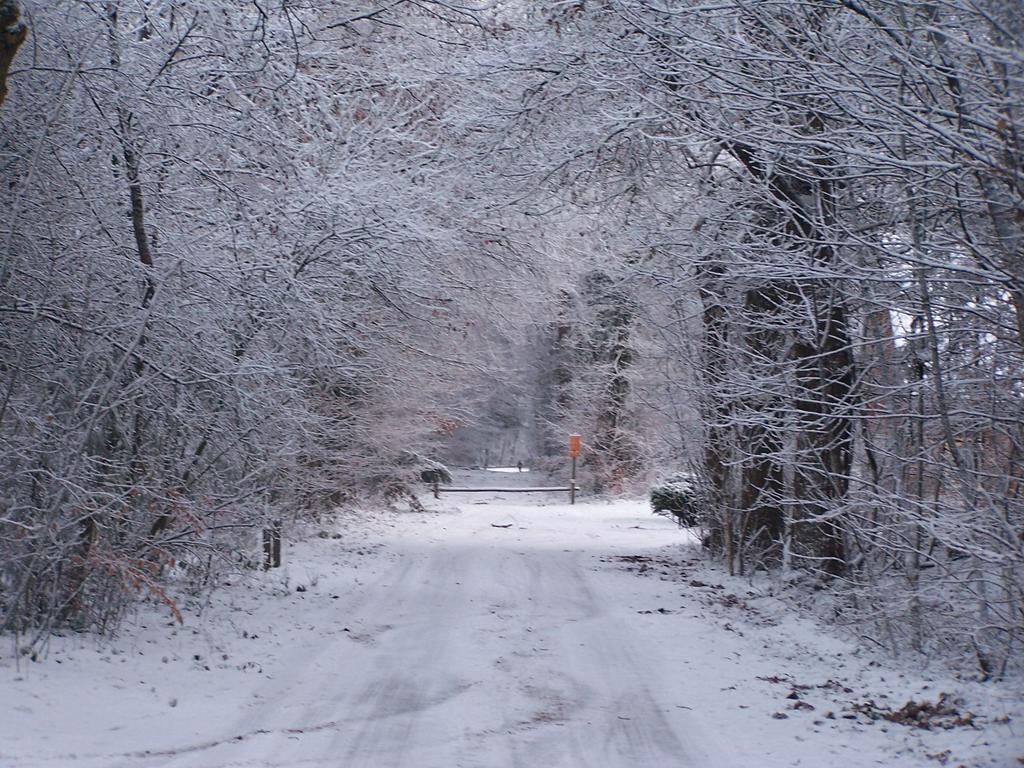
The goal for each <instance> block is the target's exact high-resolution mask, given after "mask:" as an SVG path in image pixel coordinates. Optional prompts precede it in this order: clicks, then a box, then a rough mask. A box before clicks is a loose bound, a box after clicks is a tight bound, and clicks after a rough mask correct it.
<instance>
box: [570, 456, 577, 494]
mask: <svg viewBox="0 0 1024 768" xmlns="http://www.w3.org/2000/svg"><path fill="white" fill-rule="evenodd" d="M569 503H570V504H575V503H576V457H575V456H573V457H572V479H571V480H570V481H569Z"/></svg>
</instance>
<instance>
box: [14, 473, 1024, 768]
mask: <svg viewBox="0 0 1024 768" xmlns="http://www.w3.org/2000/svg"><path fill="white" fill-rule="evenodd" d="M517 474H518V473H517ZM476 480H477V481H478V482H487V483H489V484H493V483H494V477H493V475H492V476H490V477H484V476H483V473H478V475H477V478H476ZM526 480H527V478H526V477H524V478H522V480H519V479H518V478H516V477H514V476H512V475H510V476H509V477H508V478H507V480H506V481H507V482H509V483H515V482H517V481H518V482H521V483H523V484H525V483H526ZM456 481H457V482H458V483H459V484H460V485H464V484H465V483H466V482H472V481H473V478H466V477H457V478H456ZM565 497H566V494H550V495H547V496H545V495H532V496H527V495H515V496H514V495H511V494H508V495H501V494H481V495H469V494H466V495H462V494H460V495H455V494H452V495H448V496H445V495H444V494H443V493H442V496H441V498H440V499H439V500H433V499H429V500H428V501H427V504H428V508H429V510H430V511H429V512H427V513H426V514H423V513H413V512H408V513H380V514H376V515H374V516H372V518H370V519H369V520H367V518H366V517H365V516H358V517H357V516H354V515H352V516H348V517H346V516H339V518H338V519H337V520H336V521H335V523H332V525H331V526H329V527H328V526H325V527H324V529H323V530H319V531H318V530H317V529H313V530H312V531H311V532H310V533H311V535H310V537H309V538H307V539H306V540H304V541H294V542H289V544H288V546H287V549H286V560H287V563H286V567H285V568H283V569H281V570H280V571H274V572H270V573H267V574H262V573H261V574H256V575H252V576H250V577H247V578H246V579H240V580H239V581H238V583H236V584H234V585H233V586H231V587H228V588H225V589H223V590H221V591H220V592H218V593H216V594H215V595H214V597H213V599H212V602H210V603H209V604H206V605H205V606H203V610H202V613H201V615H197V612H196V611H192V612H190V613H188V614H187V616H186V624H185V626H184V627H180V626H177V625H176V624H175V623H173V622H172V621H171V619H170V617H168V616H165V615H164V614H161V613H159V612H157V611H156V610H155V609H154V610H153V611H144V612H142V613H141V614H140V616H139V617H138V618H137V619H136V620H135V621H134V622H132V623H131V624H129V626H127V627H126V628H125V630H124V631H123V632H122V634H121V636H120V637H119V638H118V639H116V640H114V641H110V642H107V643H104V644H103V645H101V646H97V645H96V643H95V641H94V640H92V639H89V638H86V637H81V636H71V637H64V638H57V639H55V640H54V641H53V643H52V645H51V647H50V649H49V652H48V653H47V654H46V655H45V657H43V658H41V659H40V660H38V661H31V660H28V659H20V660H19V663H17V664H16V663H15V658H14V654H13V647H12V645H11V643H9V642H8V643H6V644H5V645H4V646H3V648H2V650H0V766H3V768H40V767H43V766H45V767H46V768H53V767H54V766H60V767H61V768H63V766H69V767H72V768H119V767H120V768H128V767H129V766H131V767H133V768H134V767H135V766H141V767H143V768H147V767H149V766H153V767H155V766H174V768H186V767H188V768H214V767H216V768H228V767H229V766H230V767H232V768H269V767H270V766H282V767H284V766H331V767H332V768H335V767H340V768H357V767H360V766H365V767H366V768H370V767H372V768H387V767H390V766H410V767H415V768H454V767H456V766H465V767H467V768H469V767H479V768H490V767H494V768H504V766H523V767H524V768H538V767H543V768H551V767H553V766H608V767H609V768H613V767H618V766H623V767H625V766H629V767H630V768H633V767H635V768H647V767H648V766H650V767H651V768H653V767H655V766H656V767H657V768H668V767H669V766H671V767H677V766H678V767H683V766H689V767H701V768H703V767H707V768H719V767H721V768H729V767H732V766H736V767H738V766H758V768H773V767H774V766H813V767H814V768H829V767H830V766H836V767H838V766H844V768H845V767H847V766H855V767H857V766H874V765H881V766H939V765H950V766H958V765H963V766H993V767H995V766H999V767H1000V768H1006V767H1007V766H1011V765H1017V764H1018V759H1019V758H1022V757H1024V719H1022V718H1024V711H1022V710H1024V707H1022V704H1021V697H1020V694H1019V691H1018V692H1016V693H1015V692H1014V691H1013V689H1012V687H1011V686H1008V685H1002V686H996V685H981V684H977V683H971V682H964V681H956V680H952V679H948V678H943V677H942V676H941V675H936V676H934V677H928V676H926V675H925V674H923V673H921V672H920V671H917V672H912V671H908V670H901V669H899V668H897V667H896V666H895V665H894V664H893V663H891V662H888V661H886V660H885V659H884V658H876V657H872V656H871V655H870V654H868V653H867V652H865V651H863V650H858V649H857V648H855V647H854V646H853V645H851V644H849V643H847V642H844V641H841V640H837V639H835V638H834V637H833V636H831V635H830V634H828V633H826V632H825V631H823V630H821V629H819V628H816V627H815V625H813V624H812V623H811V622H810V621H808V620H805V619H801V618H799V617H797V616H795V615H794V614H793V612H792V610H791V609H789V608H788V607H787V606H785V605H784V604H783V603H781V602H779V601H777V600H776V599H774V598H772V597H769V596H767V595H766V593H765V592H764V591H763V590H762V589H761V588H760V587H759V586H757V585H751V584H750V583H748V582H746V581H744V580H741V579H730V578H728V577H724V576H722V574H721V573H720V571H718V570H717V569H716V568H715V567H713V566H711V565H708V564H707V563H705V562H703V561H702V560H701V553H700V549H699V546H697V545H696V543H695V542H694V541H693V539H692V535H691V534H690V533H688V532H687V531H685V530H680V529H678V528H676V527H675V525H674V524H673V523H671V522H670V521H667V520H665V519H663V518H659V517H655V516H653V515H651V514H650V512H649V511H648V508H647V506H646V505H645V504H644V503H643V502H642V501H617V502H614V503H606V502H586V501H584V502H583V503H578V504H577V505H575V506H569V505H568V503H567V501H568V499H567V498H565ZM941 694H947V699H946V701H947V703H948V704H949V706H950V708H951V709H952V710H955V711H956V713H957V714H947V715H945V716H938V717H935V718H933V720H934V721H935V723H936V724H935V725H934V727H933V728H931V729H930V730H925V729H922V728H914V727H910V726H908V725H905V724H900V723H896V722H891V721H889V720H886V719H884V718H881V717H880V716H879V715H880V713H884V712H885V711H886V710H899V709H900V708H902V707H903V706H904V704H906V703H907V702H908V701H910V700H913V701H916V702H922V701H929V702H932V703H935V702H937V701H938V698H939V696H940V695H941ZM869 702H870V703H869ZM870 713H875V717H874V718H872V717H871V716H869V715H870ZM969 714H970V715H973V725H972V724H959V725H953V723H956V722H960V723H963V721H967V720H971V719H972V718H971V717H969ZM942 723H945V724H949V725H951V727H949V728H948V729H946V728H943V727H941V724H942Z"/></svg>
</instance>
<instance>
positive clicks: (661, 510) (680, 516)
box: [651, 474, 704, 527]
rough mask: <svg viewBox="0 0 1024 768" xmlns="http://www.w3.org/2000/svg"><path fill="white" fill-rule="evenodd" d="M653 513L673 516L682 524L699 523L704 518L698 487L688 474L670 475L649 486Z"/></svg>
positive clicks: (689, 525)
mask: <svg viewBox="0 0 1024 768" xmlns="http://www.w3.org/2000/svg"><path fill="white" fill-rule="evenodd" d="M651 507H652V508H653V509H654V514H656V515H665V516H666V517H674V518H675V520H676V522H677V523H679V525H680V527H682V526H688V527H691V526H694V525H699V524H700V523H701V522H703V520H704V512H703V505H702V503H701V494H700V487H699V486H698V484H697V481H696V480H695V479H694V478H693V477H692V476H690V475H686V474H675V475H670V476H669V477H667V478H666V479H665V480H663V481H662V482H660V483H658V484H657V485H655V486H654V487H653V488H651Z"/></svg>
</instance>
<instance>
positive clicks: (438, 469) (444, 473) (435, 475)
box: [420, 460, 452, 485]
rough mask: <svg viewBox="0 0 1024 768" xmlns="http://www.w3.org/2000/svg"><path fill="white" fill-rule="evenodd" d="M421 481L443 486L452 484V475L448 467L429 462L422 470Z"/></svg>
mask: <svg viewBox="0 0 1024 768" xmlns="http://www.w3.org/2000/svg"><path fill="white" fill-rule="evenodd" d="M420 480H422V481H423V482H424V483H430V484H431V485H433V484H434V483H440V484H441V485H451V484H452V473H451V472H449V471H448V467H446V466H445V465H444V464H441V463H439V462H436V461H429V460H428V462H427V466H426V467H424V468H423V469H421V470H420Z"/></svg>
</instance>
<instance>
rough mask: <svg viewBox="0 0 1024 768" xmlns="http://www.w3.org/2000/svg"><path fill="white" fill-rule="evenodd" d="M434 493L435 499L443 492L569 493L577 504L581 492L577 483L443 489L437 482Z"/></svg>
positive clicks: (435, 482)
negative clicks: (577, 494)
mask: <svg viewBox="0 0 1024 768" xmlns="http://www.w3.org/2000/svg"><path fill="white" fill-rule="evenodd" d="M431 486H432V488H433V491H434V498H435V499H439V498H441V491H444V492H445V493H547V492H561V493H565V492H568V493H569V503H570V504H575V503H576V491H577V490H579V486H578V485H576V483H575V482H573V483H570V484H569V485H564V486H563V485H556V486H548V485H544V486H539V485H538V486H533V487H528V488H458V487H447V486H445V487H442V486H441V484H440V483H439V482H437V481H436V480H435V481H434V482H433V483H431Z"/></svg>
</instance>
